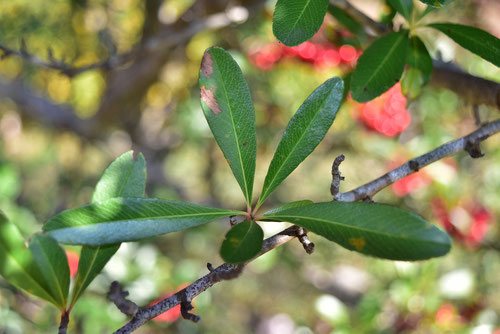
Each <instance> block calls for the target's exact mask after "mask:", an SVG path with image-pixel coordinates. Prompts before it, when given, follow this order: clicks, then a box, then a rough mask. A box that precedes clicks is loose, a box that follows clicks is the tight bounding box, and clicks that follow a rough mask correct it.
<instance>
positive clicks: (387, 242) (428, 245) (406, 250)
mask: <svg viewBox="0 0 500 334" xmlns="http://www.w3.org/2000/svg"><path fill="white" fill-rule="evenodd" d="M263 220H274V221H287V222H290V223H293V224H296V225H299V226H302V227H304V228H306V229H308V230H309V231H311V232H313V233H316V234H319V235H321V236H323V237H325V238H327V239H328V240H331V241H334V242H336V243H338V244H340V245H341V246H343V247H345V248H347V249H350V250H353V251H357V252H360V253H363V254H366V255H372V256H376V257H380V258H385V259H391V260H406V261H412V260H424V259H428V258H432V257H437V256H442V255H445V254H446V253H448V251H449V250H450V247H451V245H450V238H449V237H448V235H447V234H446V233H445V232H443V231H441V230H440V229H438V228H437V227H435V226H434V225H432V224H429V223H428V222H426V221H425V220H423V219H422V218H421V217H419V216H418V215H416V214H414V213H411V212H407V211H404V210H401V209H399V208H397V207H393V206H389V205H385V204H375V203H359V202H355V203H342V202H328V203H315V204H310V205H306V206H301V207H296V208H291V209H288V210H283V211H280V212H278V213H275V214H267V215H264V217H263Z"/></svg>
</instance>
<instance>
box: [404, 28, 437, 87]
mask: <svg viewBox="0 0 500 334" xmlns="http://www.w3.org/2000/svg"><path fill="white" fill-rule="evenodd" d="M406 63H407V64H408V65H409V66H410V67H413V68H416V69H418V70H419V71H420V72H422V75H423V77H424V83H427V82H428V81H429V78H430V76H431V73H432V58H431V55H430V54H429V51H427V48H426V47H425V44H424V43H423V42H422V40H421V39H420V38H418V37H417V36H413V37H411V38H410V48H409V50H408V55H407V57H406Z"/></svg>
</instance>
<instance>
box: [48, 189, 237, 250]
mask: <svg viewBox="0 0 500 334" xmlns="http://www.w3.org/2000/svg"><path fill="white" fill-rule="evenodd" d="M241 214H245V213H244V212H241V211H232V210H224V209H216V208H209V207H204V206H200V205H196V204H192V203H187V202H180V201H167V200H159V199H148V198H112V199H109V200H107V201H103V202H98V203H93V204H89V205H86V206H82V207H80V208H76V209H70V210H66V211H63V212H61V213H59V214H58V215H56V216H54V217H52V218H51V219H50V220H49V221H48V222H47V223H46V224H45V225H44V226H43V230H44V231H45V232H48V233H49V234H50V235H51V236H52V237H54V238H55V239H56V240H57V241H59V242H61V243H66V244H73V245H92V246H98V245H106V244H112V243H117V242H125V241H135V240H140V239H144V238H148V237H152V236H156V235H159V234H165V233H170V232H176V231H181V230H185V229H188V228H191V227H195V226H198V225H202V224H206V223H208V222H211V221H213V220H215V219H218V218H222V217H229V216H233V215H241Z"/></svg>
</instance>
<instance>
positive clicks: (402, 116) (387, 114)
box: [358, 83, 411, 137]
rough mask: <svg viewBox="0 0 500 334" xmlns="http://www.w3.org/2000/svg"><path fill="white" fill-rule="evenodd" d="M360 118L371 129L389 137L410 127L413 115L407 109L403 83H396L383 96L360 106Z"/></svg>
mask: <svg viewBox="0 0 500 334" xmlns="http://www.w3.org/2000/svg"><path fill="white" fill-rule="evenodd" d="M358 111H359V116H358V118H359V119H360V120H361V122H363V124H365V125H366V126H367V127H368V128H369V129H372V130H375V131H377V132H379V133H381V134H383V135H385V136H387V137H394V136H396V135H398V134H400V133H401V132H403V131H404V130H406V128H407V127H408V125H410V123H411V116H410V113H409V112H408V110H407V109H406V97H405V96H404V95H403V94H402V93H401V85H400V84H399V83H397V84H395V85H394V86H393V87H392V88H391V89H389V90H388V91H387V92H385V93H384V94H382V95H381V96H379V97H377V98H375V99H373V100H371V101H369V102H367V103H363V104H359V106H358Z"/></svg>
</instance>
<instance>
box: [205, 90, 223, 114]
mask: <svg viewBox="0 0 500 334" xmlns="http://www.w3.org/2000/svg"><path fill="white" fill-rule="evenodd" d="M214 90H215V89H214ZM214 90H212V89H209V88H206V87H205V86H201V100H202V101H203V103H205V104H206V105H207V107H209V108H210V110H212V112H213V113H214V114H216V115H217V114H219V113H221V112H222V110H221V109H220V107H219V104H218V103H217V100H216V99H215V92H214Z"/></svg>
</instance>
